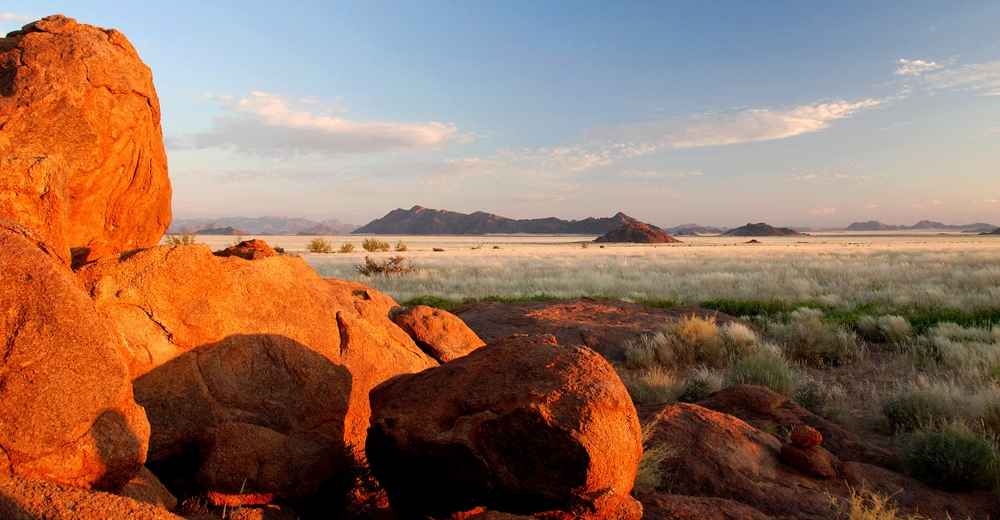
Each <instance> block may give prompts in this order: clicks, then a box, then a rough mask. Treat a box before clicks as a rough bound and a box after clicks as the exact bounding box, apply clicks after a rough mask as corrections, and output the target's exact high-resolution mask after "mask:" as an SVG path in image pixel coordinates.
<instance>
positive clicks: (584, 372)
mask: <svg viewBox="0 0 1000 520" xmlns="http://www.w3.org/2000/svg"><path fill="white" fill-rule="evenodd" d="M371 401H372V419H371V428H370V429H369V435H368V441H367V444H366V448H367V454H368V460H369V462H370V464H371V468H372V471H373V473H374V474H375V476H376V477H377V478H378V480H379V482H380V483H381V484H382V485H383V487H384V488H385V490H386V492H387V493H388V496H389V502H390V504H391V505H392V508H393V511H394V512H395V513H396V514H397V515H399V516H400V518H423V515H428V516H432V517H448V516H449V515H452V514H454V513H456V512H459V511H467V510H469V509H471V508H473V507H475V506H485V507H488V508H489V509H491V510H495V511H502V512H507V513H518V514H529V513H536V514H537V513H541V512H544V511H563V513H562V515H563V516H565V517H567V518H570V517H572V518H593V519H597V518H622V519H627V518H634V519H637V518H639V517H640V516H641V508H640V507H639V506H638V503H636V502H635V501H634V500H633V499H632V498H631V497H629V490H631V488H632V481H633V479H634V478H635V473H636V466H637V464H638V461H639V457H640V455H641V453H642V447H641V439H640V436H641V435H640V431H639V423H638V421H637V419H636V417H635V408H634V406H633V405H632V402H631V399H630V398H629V396H628V393H627V391H626V390H625V388H624V386H623V385H622V383H621V381H620V380H619V379H618V377H617V375H616V374H615V372H614V369H612V368H611V366H610V365H608V363H607V362H606V361H605V360H604V359H603V358H601V356H599V355H598V354H597V353H595V352H594V351H592V350H590V349H587V348H585V347H565V346H560V345H558V344H557V343H556V342H555V339H554V338H552V337H551V336H542V337H539V336H536V337H511V338H506V339H503V340H501V341H497V342H495V343H491V344H488V345H486V346H485V347H482V348H480V349H478V350H476V351H475V352H472V353H471V354H469V355H467V356H465V357H462V358H459V359H456V360H454V361H451V362H448V363H446V364H444V365H441V366H440V367H438V368H433V369H429V370H425V371H423V372H421V373H419V374H412V375H403V376H398V377H396V378H393V379H391V380H389V381H386V382H385V383H383V384H382V385H379V386H378V387H376V388H375V389H374V390H372V392H371ZM616 515H618V516H616ZM554 518H561V517H560V516H556V517H554Z"/></svg>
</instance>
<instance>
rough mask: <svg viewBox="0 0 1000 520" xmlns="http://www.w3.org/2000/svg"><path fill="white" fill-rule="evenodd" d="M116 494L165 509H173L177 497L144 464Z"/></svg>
mask: <svg viewBox="0 0 1000 520" xmlns="http://www.w3.org/2000/svg"><path fill="white" fill-rule="evenodd" d="M118 495H119V496H122V497H125V498H131V499H132V500H136V501H138V502H144V503H146V504H149V505H152V506H156V507H158V508H160V509H165V510H167V511H173V510H174V509H176V508H177V497H175V496H174V495H173V494H171V493H170V491H169V490H167V488H166V487H164V486H163V483H162V482H160V479H158V478H156V475H154V474H153V472H152V471H149V470H148V469H146V467H145V466H143V467H142V469H141V470H139V474H138V475H136V476H135V478H133V479H132V480H130V481H128V483H127V484H125V486H124V487H123V488H122V489H121V491H119V492H118Z"/></svg>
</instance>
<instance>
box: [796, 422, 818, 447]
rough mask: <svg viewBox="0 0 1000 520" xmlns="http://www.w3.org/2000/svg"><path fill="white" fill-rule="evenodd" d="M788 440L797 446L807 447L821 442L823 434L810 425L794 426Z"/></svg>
mask: <svg viewBox="0 0 1000 520" xmlns="http://www.w3.org/2000/svg"><path fill="white" fill-rule="evenodd" d="M788 440H790V441H792V444H794V445H796V446H797V447H799V448H809V447H812V446H819V445H820V444H822V443H823V434H822V433H820V432H819V430H817V429H815V428H813V427H811V426H796V427H795V429H794V430H792V434H791V435H789V436H788Z"/></svg>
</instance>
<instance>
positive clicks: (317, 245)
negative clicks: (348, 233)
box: [306, 237, 333, 253]
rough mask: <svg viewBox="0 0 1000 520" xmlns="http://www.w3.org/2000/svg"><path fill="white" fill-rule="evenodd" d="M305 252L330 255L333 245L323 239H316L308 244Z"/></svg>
mask: <svg viewBox="0 0 1000 520" xmlns="http://www.w3.org/2000/svg"><path fill="white" fill-rule="evenodd" d="M306 250H307V251H309V252H310V253H332V252H333V244H331V243H330V242H328V241H327V240H326V238H324V237H316V238H314V239H312V241H311V242H309V245H307V246H306Z"/></svg>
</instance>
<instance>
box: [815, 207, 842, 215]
mask: <svg viewBox="0 0 1000 520" xmlns="http://www.w3.org/2000/svg"><path fill="white" fill-rule="evenodd" d="M836 212H837V208H813V209H811V210H809V213H811V214H813V215H833V214H834V213H836Z"/></svg>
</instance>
